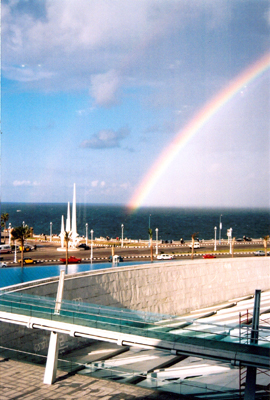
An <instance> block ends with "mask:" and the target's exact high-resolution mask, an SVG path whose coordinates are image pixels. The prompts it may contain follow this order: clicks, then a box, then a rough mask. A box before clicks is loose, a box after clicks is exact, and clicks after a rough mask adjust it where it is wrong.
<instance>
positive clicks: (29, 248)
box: [19, 244, 32, 251]
mask: <svg viewBox="0 0 270 400" xmlns="http://www.w3.org/2000/svg"><path fill="white" fill-rule="evenodd" d="M19 249H20V251H22V246H20V247H19ZM31 250H32V249H31V247H30V246H29V245H28V244H26V245H25V246H23V251H31Z"/></svg>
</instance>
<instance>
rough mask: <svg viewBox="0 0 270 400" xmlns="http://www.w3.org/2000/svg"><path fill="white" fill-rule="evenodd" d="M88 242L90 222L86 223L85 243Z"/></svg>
mask: <svg viewBox="0 0 270 400" xmlns="http://www.w3.org/2000/svg"><path fill="white" fill-rule="evenodd" d="M87 243H88V223H87V222H86V224H85V244H86V246H87Z"/></svg>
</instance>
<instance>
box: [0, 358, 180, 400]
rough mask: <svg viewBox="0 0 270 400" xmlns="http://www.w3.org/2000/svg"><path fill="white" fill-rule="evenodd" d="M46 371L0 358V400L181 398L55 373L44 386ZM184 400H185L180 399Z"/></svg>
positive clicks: (162, 399) (170, 399)
mask: <svg viewBox="0 0 270 400" xmlns="http://www.w3.org/2000/svg"><path fill="white" fill-rule="evenodd" d="M44 370H45V368H44V367H43V366H39V365H33V364H26V363H22V362H19V361H15V360H11V359H6V358H3V357H0V400H17V399H18V400H19V399H23V400H43V399H50V400H51V399H57V400H77V399H91V400H100V399H102V400H135V399H138V400H143V399H146V400H176V399H178V400H179V399H181V398H182V396H179V395H177V394H173V393H166V392H158V391H154V390H149V389H144V388H140V387H137V386H132V385H124V384H121V383H117V382H112V381H107V380H101V379H96V378H92V377H88V376H86V375H76V374H72V373H71V374H67V373H66V372H62V371H59V370H58V372H57V380H56V382H55V383H54V384H53V385H45V384H43V376H44ZM183 398H184V397H183Z"/></svg>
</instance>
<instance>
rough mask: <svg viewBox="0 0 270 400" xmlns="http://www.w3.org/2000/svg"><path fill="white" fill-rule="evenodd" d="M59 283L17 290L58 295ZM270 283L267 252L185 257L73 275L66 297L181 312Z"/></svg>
mask: <svg viewBox="0 0 270 400" xmlns="http://www.w3.org/2000/svg"><path fill="white" fill-rule="evenodd" d="M57 284H58V283H57V280H56V279H49V280H42V281H36V282H34V283H32V284H25V285H18V287H17V288H16V289H17V290H20V291H25V292H27V293H32V294H38V295H41V296H49V297H55V296H56V291H57ZM269 288H270V259H269V258H267V257H258V258H257V257H248V258H230V259H210V260H193V261H192V260H185V261H184V260H179V261H170V262H165V263H153V264H144V265H137V266H127V267H121V268H117V267H116V268H111V269H107V270H100V271H89V272H84V273H79V274H74V275H70V276H69V275H67V276H66V278H65V286H64V299H67V300H74V301H78V302H80V301H83V302H89V303H94V304H100V305H107V306H114V307H115V306H116V307H121V308H130V309H136V310H143V311H151V312H157V313H163V314H171V315H179V314H185V313H188V312H189V311H192V310H195V309H198V308H202V307H207V306H213V305H215V304H219V303H222V302H224V301H227V300H229V299H233V298H237V297H242V296H245V295H249V294H254V291H255V290H256V289H261V290H266V289H269ZM13 289H15V287H13Z"/></svg>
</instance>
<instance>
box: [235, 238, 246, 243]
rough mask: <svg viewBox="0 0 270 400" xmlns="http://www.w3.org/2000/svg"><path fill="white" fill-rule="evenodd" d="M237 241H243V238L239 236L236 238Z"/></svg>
mask: <svg viewBox="0 0 270 400" xmlns="http://www.w3.org/2000/svg"><path fill="white" fill-rule="evenodd" d="M235 240H236V241H237V242H243V240H244V239H243V238H237V239H235Z"/></svg>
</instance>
